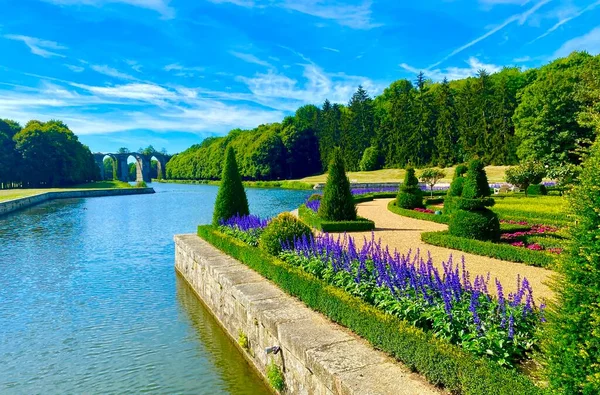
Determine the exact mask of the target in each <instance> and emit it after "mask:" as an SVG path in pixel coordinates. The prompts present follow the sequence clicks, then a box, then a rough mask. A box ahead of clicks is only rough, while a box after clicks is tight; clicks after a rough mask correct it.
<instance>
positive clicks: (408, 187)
mask: <svg viewBox="0 0 600 395" xmlns="http://www.w3.org/2000/svg"><path fill="white" fill-rule="evenodd" d="M396 204H397V205H398V207H401V208H405V209H409V210H412V209H414V208H422V207H424V206H423V191H422V190H421V188H420V187H419V180H418V179H417V176H415V169H413V168H412V167H409V168H407V169H406V174H405V176H404V182H403V183H402V185H400V191H399V192H398V196H397V197H396Z"/></svg>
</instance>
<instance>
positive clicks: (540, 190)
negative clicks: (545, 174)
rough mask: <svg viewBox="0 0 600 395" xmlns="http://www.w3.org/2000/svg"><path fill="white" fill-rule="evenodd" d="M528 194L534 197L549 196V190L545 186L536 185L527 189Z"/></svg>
mask: <svg viewBox="0 0 600 395" xmlns="http://www.w3.org/2000/svg"><path fill="white" fill-rule="evenodd" d="M527 194H528V195H532V196H539V195H547V194H548V189H547V188H546V186H545V185H544V184H535V185H530V186H528V187H527Z"/></svg>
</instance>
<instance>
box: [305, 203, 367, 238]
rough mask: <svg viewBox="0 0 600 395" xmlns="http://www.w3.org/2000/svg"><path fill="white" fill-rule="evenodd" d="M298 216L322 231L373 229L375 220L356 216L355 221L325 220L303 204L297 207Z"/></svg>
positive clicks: (363, 230)
mask: <svg viewBox="0 0 600 395" xmlns="http://www.w3.org/2000/svg"><path fill="white" fill-rule="evenodd" d="M298 217H300V219H301V220H302V221H304V222H305V223H307V224H308V225H310V226H311V227H313V228H315V229H318V230H320V231H322V232H365V231H368V230H373V229H375V222H373V221H371V220H369V219H366V218H362V217H356V221H326V220H324V219H321V218H319V216H318V215H317V214H316V213H315V212H314V211H312V210H311V209H309V208H308V207H306V206H305V205H304V204H303V205H301V206H300V207H299V208H298Z"/></svg>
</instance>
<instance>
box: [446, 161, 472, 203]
mask: <svg viewBox="0 0 600 395" xmlns="http://www.w3.org/2000/svg"><path fill="white" fill-rule="evenodd" d="M467 170H468V168H467V166H465V165H458V166H456V169H454V178H453V179H452V183H450V188H449V189H448V196H461V195H462V189H463V184H464V182H465V177H463V175H464V174H465V173H466V172H467Z"/></svg>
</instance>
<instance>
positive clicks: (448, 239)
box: [421, 231, 556, 268]
mask: <svg viewBox="0 0 600 395" xmlns="http://www.w3.org/2000/svg"><path fill="white" fill-rule="evenodd" d="M421 240H422V241H423V242H425V243H427V244H432V245H435V246H439V247H446V248H451V249H453V250H460V251H464V252H469V253H471V254H475V255H483V256H489V257H491V258H497V259H501V260H503V261H510V262H520V263H526V264H528V265H531V266H540V267H546V268H551V267H552V266H554V263H555V260H556V255H554V254H551V253H547V252H542V251H532V250H528V249H527V248H522V247H513V246H511V245H509V244H499V243H492V242H489V241H480V240H473V239H467V238H464V237H457V236H452V235H450V234H449V233H448V232H447V231H443V232H424V233H421Z"/></svg>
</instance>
